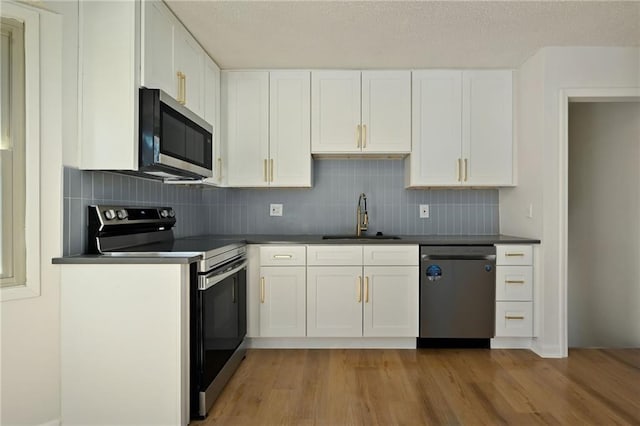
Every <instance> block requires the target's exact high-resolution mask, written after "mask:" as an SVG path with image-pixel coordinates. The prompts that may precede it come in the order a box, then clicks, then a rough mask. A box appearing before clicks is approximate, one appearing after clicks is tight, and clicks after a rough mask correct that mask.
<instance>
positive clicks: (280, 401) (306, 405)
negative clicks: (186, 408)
mask: <svg viewBox="0 0 640 426" xmlns="http://www.w3.org/2000/svg"><path fill="white" fill-rule="evenodd" d="M218 424H222V425H232V424H236V425H268V424H284V425H316V424H317V425H351V424H361V425H375V424H378V425H395V424H406V425H427V424H428V425H456V424H463V425H476V424H490V425H496V424H510V425H529V424H564V425H583V424H596V425H614V424H634V425H640V349H626V350H599V349H579V350H578V349H576V350H572V351H570V353H569V358H566V359H542V358H539V357H538V356H537V355H535V354H533V353H532V352H529V351H525V350H480V349H478V350H476V349H460V350H458V349H439V350H435V349H420V350H356V349H350V350H318V349H315V350H250V351H249V352H248V354H247V358H246V359H245V360H244V361H243V363H242V364H241V366H240V368H239V369H238V371H236V373H235V375H234V376H233V378H232V379H231V381H230V382H229V383H228V384H227V386H226V388H225V390H224V392H223V393H222V395H221V396H220V397H219V399H218V400H217V401H216V403H215V405H214V406H213V408H212V409H211V411H210V413H209V416H208V418H207V419H206V420H205V421H202V422H193V423H192V425H218Z"/></svg>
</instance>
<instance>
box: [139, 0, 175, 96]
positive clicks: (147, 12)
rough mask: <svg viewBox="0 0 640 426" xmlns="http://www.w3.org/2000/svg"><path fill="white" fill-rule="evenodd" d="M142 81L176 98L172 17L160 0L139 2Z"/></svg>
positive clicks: (149, 86)
mask: <svg viewBox="0 0 640 426" xmlns="http://www.w3.org/2000/svg"><path fill="white" fill-rule="evenodd" d="M142 5H143V7H144V14H143V21H142V22H143V36H142V49H143V56H142V57H143V61H142V75H141V79H142V85H143V86H144V87H148V88H150V89H162V90H164V91H165V92H167V93H168V94H169V95H171V96H172V97H174V98H176V97H177V93H178V79H177V76H176V71H175V70H174V68H173V65H174V57H173V55H174V46H173V37H174V34H173V32H174V17H173V15H172V14H171V12H170V11H169V10H168V9H167V7H166V6H165V4H164V3H163V2H161V1H146V2H143V3H142Z"/></svg>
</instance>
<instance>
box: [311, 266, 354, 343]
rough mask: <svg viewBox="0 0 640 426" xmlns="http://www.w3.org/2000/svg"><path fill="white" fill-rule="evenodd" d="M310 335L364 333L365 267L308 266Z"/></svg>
mask: <svg viewBox="0 0 640 426" xmlns="http://www.w3.org/2000/svg"><path fill="white" fill-rule="evenodd" d="M307 336H309V337H360V336H362V267H360V266H327V267H325V266H312V267H308V268H307Z"/></svg>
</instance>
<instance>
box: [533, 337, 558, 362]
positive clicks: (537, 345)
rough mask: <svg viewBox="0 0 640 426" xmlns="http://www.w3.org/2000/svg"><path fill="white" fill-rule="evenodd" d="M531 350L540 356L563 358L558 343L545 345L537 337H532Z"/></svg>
mask: <svg viewBox="0 0 640 426" xmlns="http://www.w3.org/2000/svg"><path fill="white" fill-rule="evenodd" d="M532 343H533V344H532V346H531V350H532V351H533V352H535V353H536V354H537V355H538V356H540V357H542V358H565V357H566V355H565V354H563V353H562V348H560V345H545V344H544V343H542V342H541V341H540V340H539V339H533V342H532Z"/></svg>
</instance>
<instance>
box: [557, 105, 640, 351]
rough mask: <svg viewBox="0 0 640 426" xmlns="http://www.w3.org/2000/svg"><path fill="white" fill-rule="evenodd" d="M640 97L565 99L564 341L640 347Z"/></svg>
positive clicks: (596, 345)
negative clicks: (566, 235) (566, 227)
mask: <svg viewBox="0 0 640 426" xmlns="http://www.w3.org/2000/svg"><path fill="white" fill-rule="evenodd" d="M638 160H640V103H637V102H634V103H629V102H618V103H604V102H603V103H582V102H581V103H571V104H570V105H569V246H568V249H569V253H568V256H569V257H568V261H569V263H568V278H569V282H568V300H567V302H568V326H569V336H568V337H569V346H570V347H640V263H639V262H638V259H640V222H639V221H638V218H639V217H640V168H638Z"/></svg>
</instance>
